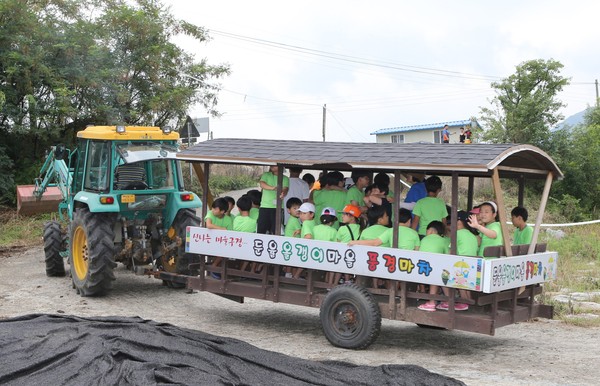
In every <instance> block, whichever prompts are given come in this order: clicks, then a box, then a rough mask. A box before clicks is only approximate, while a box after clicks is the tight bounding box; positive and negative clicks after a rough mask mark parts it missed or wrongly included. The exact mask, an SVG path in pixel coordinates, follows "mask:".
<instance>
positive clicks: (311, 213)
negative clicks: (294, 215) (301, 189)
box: [298, 202, 315, 239]
mask: <svg viewBox="0 0 600 386" xmlns="http://www.w3.org/2000/svg"><path fill="white" fill-rule="evenodd" d="M298 218H300V222H301V223H302V228H301V229H300V237H302V238H303V239H312V238H313V230H314V228H315V206H314V205H313V204H311V203H310V202H305V203H304V204H302V205H300V207H299V208H298Z"/></svg>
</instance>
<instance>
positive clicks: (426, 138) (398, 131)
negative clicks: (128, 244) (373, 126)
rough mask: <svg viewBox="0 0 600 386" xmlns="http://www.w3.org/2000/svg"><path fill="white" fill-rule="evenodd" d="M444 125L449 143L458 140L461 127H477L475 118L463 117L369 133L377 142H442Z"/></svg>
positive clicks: (472, 129)
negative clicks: (448, 132) (455, 119)
mask: <svg viewBox="0 0 600 386" xmlns="http://www.w3.org/2000/svg"><path fill="white" fill-rule="evenodd" d="M445 125H448V131H450V143H458V142H459V135H460V128H461V127H464V128H465V130H466V129H467V128H470V129H471V131H474V129H475V128H477V127H479V124H478V123H477V121H476V120H474V119H465V120H462V121H449V122H439V123H429V124H425V125H413V126H402V127H390V128H387V129H380V130H377V131H374V132H372V133H371V135H375V138H376V142H378V143H413V142H428V143H442V134H441V133H442V129H443V128H444V126H445Z"/></svg>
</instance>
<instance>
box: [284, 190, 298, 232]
mask: <svg viewBox="0 0 600 386" xmlns="http://www.w3.org/2000/svg"><path fill="white" fill-rule="evenodd" d="M301 205H302V201H301V200H300V199H299V198H298V197H291V198H289V199H288V200H287V202H286V203H285V206H286V210H287V212H288V213H289V215H290V216H289V218H288V221H287V223H286V224H285V231H284V236H287V237H300V231H301V230H302V224H300V219H299V218H298V216H299V215H300V213H298V209H299V208H300V206H301Z"/></svg>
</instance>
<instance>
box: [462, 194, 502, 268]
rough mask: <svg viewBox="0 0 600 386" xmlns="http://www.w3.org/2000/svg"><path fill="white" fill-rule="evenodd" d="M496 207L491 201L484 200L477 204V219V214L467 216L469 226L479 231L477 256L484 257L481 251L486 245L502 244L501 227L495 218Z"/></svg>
mask: <svg viewBox="0 0 600 386" xmlns="http://www.w3.org/2000/svg"><path fill="white" fill-rule="evenodd" d="M497 212H498V207H497V206H496V203H495V202H493V201H486V202H484V203H483V204H481V205H479V219H478V217H477V215H474V214H472V215H471V216H469V226H470V227H471V228H473V229H475V230H477V231H478V232H479V233H480V236H481V244H480V245H479V253H478V254H477V255H478V256H481V257H484V256H483V252H484V251H485V248H487V247H493V246H496V245H502V243H503V238H502V227H501V226H500V223H499V222H498V219H497V217H496V216H497Z"/></svg>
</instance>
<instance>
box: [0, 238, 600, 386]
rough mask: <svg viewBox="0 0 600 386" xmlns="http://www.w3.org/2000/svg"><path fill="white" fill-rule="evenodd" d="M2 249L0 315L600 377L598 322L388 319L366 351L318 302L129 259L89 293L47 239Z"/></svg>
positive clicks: (505, 373) (568, 379)
mask: <svg viewBox="0 0 600 386" xmlns="http://www.w3.org/2000/svg"><path fill="white" fill-rule="evenodd" d="M0 252H1V253H0V318H10V317H14V316H18V315H25V314H30V313H50V314H53V313H61V314H72V315H78V316H110V315H115V316H139V317H141V318H144V319H152V320H155V321H158V322H166V323H171V324H174V325H177V326H181V327H186V328H191V329H195V330H201V331H204V332H207V333H211V334H215V335H222V336H228V337H232V338H237V339H241V340H244V341H246V342H248V343H250V344H253V345H255V346H257V347H260V348H263V349H267V350H272V351H276V352H280V353H284V354H288V355H292V356H295V357H300V358H306V359H312V360H340V361H347V362H352V363H356V364H362V365H381V364H414V365H419V366H422V367H425V368H426V369H428V370H430V371H433V372H436V373H440V374H444V375H447V376H450V377H453V378H456V379H458V380H461V381H463V382H465V383H467V384H469V385H483V384H494V385H545V386H546V385H596V384H598V383H599V381H598V376H597V375H596V373H595V370H596V369H597V363H598V358H599V357H600V328H581V327H574V326H570V325H565V324H563V323H561V322H557V321H548V320H538V321H534V322H530V323H519V324H515V325H511V326H507V327H503V328H501V329H499V330H498V331H497V334H496V336H487V335H477V334H472V333H465V332H461V331H440V330H430V329H423V328H419V327H417V326H415V325H414V324H411V323H404V322H397V321H386V320H384V321H383V325H382V330H381V334H380V336H379V339H378V340H377V341H376V342H375V343H374V344H373V345H372V346H371V347H370V348H369V349H368V350H364V351H351V350H344V349H339V348H336V347H333V346H331V345H330V344H329V343H328V342H327V340H326V339H325V337H324V336H323V334H322V332H321V329H320V325H319V317H318V312H319V311H318V310H317V309H312V308H304V307H299V306H292V305H286V304H276V303H271V302H266V301H260V300H254V299H246V302H245V303H244V304H238V303H235V302H232V301H229V300H225V299H223V298H221V297H219V296H216V295H212V294H210V293H198V292H195V293H187V292H186V291H185V290H173V289H169V288H167V287H164V286H162V284H161V282H160V281H158V280H156V279H153V278H148V277H145V276H134V275H133V274H131V273H129V272H127V271H126V270H125V269H124V268H123V266H119V267H118V268H117V270H116V273H117V281H116V282H115V285H114V289H113V291H112V292H111V293H110V294H109V295H108V296H106V297H101V298H84V297H80V296H79V295H77V294H76V293H75V290H73V289H72V287H71V281H70V278H48V277H46V276H45V270H44V269H45V268H44V258H43V249H42V248H41V247H32V248H29V249H14V250H8V251H7V250H5V251H0ZM67 268H68V267H67Z"/></svg>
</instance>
